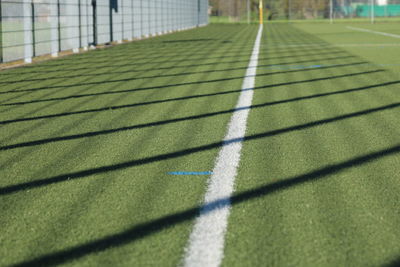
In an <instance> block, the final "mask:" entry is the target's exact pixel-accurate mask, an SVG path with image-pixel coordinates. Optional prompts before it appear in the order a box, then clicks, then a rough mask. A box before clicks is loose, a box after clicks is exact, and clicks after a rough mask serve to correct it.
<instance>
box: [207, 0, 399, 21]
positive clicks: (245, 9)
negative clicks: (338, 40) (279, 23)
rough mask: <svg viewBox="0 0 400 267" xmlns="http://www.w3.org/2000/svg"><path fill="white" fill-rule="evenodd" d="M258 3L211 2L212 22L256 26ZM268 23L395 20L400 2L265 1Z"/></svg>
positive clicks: (244, 0)
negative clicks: (252, 23)
mask: <svg viewBox="0 0 400 267" xmlns="http://www.w3.org/2000/svg"><path fill="white" fill-rule="evenodd" d="M258 3H259V0H210V8H211V22H249V23H250V22H256V21H257V20H258ZM263 3H264V7H265V10H264V12H265V16H264V18H265V19H266V20H330V21H332V22H333V21H335V20H342V19H349V20H351V19H353V20H355V21H356V20H360V21H362V20H370V21H372V22H375V21H383V20H396V18H397V19H398V20H399V21H400V0H263Z"/></svg>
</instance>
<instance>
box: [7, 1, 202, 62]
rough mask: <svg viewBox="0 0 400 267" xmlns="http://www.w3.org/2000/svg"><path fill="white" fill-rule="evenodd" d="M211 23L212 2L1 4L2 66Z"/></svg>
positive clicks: (41, 2) (23, 2)
mask: <svg viewBox="0 0 400 267" xmlns="http://www.w3.org/2000/svg"><path fill="white" fill-rule="evenodd" d="M207 23H208V0H0V62H9V61H14V60H19V59H25V61H26V62H31V61H32V58H33V57H35V56H40V55H45V54H52V55H53V56H57V55H58V53H59V52H61V51H65V50H73V51H75V52H77V51H78V50H79V48H83V49H88V47H90V46H92V45H97V44H104V43H109V42H114V41H116V42H122V41H123V40H132V39H134V38H142V37H148V36H151V35H158V34H165V33H168V32H171V31H176V30H182V29H189V28H193V27H197V26H202V25H205V24H207Z"/></svg>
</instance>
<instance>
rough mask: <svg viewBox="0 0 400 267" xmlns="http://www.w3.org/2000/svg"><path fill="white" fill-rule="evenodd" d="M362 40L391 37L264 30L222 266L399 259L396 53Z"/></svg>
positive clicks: (302, 28) (333, 29) (320, 28)
mask: <svg viewBox="0 0 400 267" xmlns="http://www.w3.org/2000/svg"><path fill="white" fill-rule="evenodd" d="M381 30H382V31H384V28H382V29H381ZM367 41H371V42H376V43H382V44H383V43H393V42H396V41H397V40H396V39H394V38H389V37H384V36H379V35H376V36H375V35H373V34H370V33H362V32H354V31H351V30H349V29H346V28H345V27H344V26H343V25H342V26H338V25H335V26H330V27H327V26H326V25H304V24H302V25H284V24H282V25H278V24H274V25H267V27H266V31H265V32H264V36H263V42H262V48H261V54H260V58H261V60H260V62H259V69H258V74H257V79H256V88H255V95H254V100H253V109H252V111H251V112H250V115H249V121H248V127H247V133H246V136H247V138H246V139H245V142H244V146H243V151H242V160H241V163H240V168H239V174H238V177H237V178H236V192H235V196H234V197H233V200H232V202H233V208H232V214H231V216H230V218H229V226H228V230H227V240H226V249H225V259H224V262H223V265H224V266H384V265H386V264H393V266H395V265H396V264H398V261H399V256H400V243H399V242H398V240H399V238H400V228H399V225H400V205H399V203H400V194H399V190H400V182H399V178H400V175H399V173H400V167H399V166H400V155H399V153H400V143H399V142H400V140H399V136H400V135H399V133H400V129H399V125H400V112H399V109H400V97H399V88H400V87H399V86H400V79H399V76H398V73H399V72H398V71H399V68H398V66H385V65H383V64H389V63H392V59H393V58H395V59H397V60H398V55H399V52H400V47H397V48H393V50H386V48H384V49H382V48H381V47H379V46H378V47H375V48H372V47H370V48H369V49H365V48H363V47H361V45H362V43H364V42H367ZM344 43H359V44H360V46H359V47H346V46H343V47H340V46H339V45H341V44H344Z"/></svg>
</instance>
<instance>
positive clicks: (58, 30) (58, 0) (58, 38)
mask: <svg viewBox="0 0 400 267" xmlns="http://www.w3.org/2000/svg"><path fill="white" fill-rule="evenodd" d="M60 13H61V7H60V0H57V40H58V52H61V19H60V16H61V14H60Z"/></svg>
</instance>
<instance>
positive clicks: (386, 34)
mask: <svg viewBox="0 0 400 267" xmlns="http://www.w3.org/2000/svg"><path fill="white" fill-rule="evenodd" d="M346 28H347V29H350V30H355V31H361V32H368V33H375V34H380V35H383V36H389V37H393V38H400V35H397V34H393V33H386V32H377V31H372V30H368V29H363V28H357V27H351V26H347V27H346Z"/></svg>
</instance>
